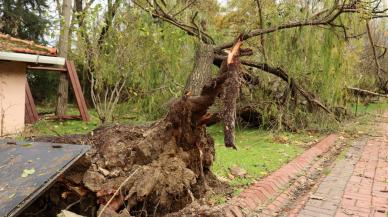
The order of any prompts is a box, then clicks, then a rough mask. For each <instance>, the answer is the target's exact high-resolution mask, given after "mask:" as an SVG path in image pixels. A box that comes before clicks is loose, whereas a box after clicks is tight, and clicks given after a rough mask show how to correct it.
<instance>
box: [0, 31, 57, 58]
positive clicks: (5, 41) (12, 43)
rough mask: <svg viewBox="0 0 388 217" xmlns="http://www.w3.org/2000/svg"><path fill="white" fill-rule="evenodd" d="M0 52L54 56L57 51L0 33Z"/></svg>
mask: <svg viewBox="0 0 388 217" xmlns="http://www.w3.org/2000/svg"><path fill="white" fill-rule="evenodd" d="M0 51H12V52H17V53H28V54H38V55H45V56H56V55H57V49H56V48H52V47H47V46H43V45H40V44H36V43H35V42H33V41H28V40H23V39H19V38H14V37H11V36H9V35H6V34H2V33H0Z"/></svg>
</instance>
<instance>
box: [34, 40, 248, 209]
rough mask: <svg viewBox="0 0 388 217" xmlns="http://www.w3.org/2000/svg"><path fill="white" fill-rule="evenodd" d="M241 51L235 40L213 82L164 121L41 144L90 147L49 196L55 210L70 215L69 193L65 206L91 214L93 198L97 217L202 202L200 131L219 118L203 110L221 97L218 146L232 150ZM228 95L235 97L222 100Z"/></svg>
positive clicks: (205, 154)
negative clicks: (222, 131) (221, 136)
mask: <svg viewBox="0 0 388 217" xmlns="http://www.w3.org/2000/svg"><path fill="white" fill-rule="evenodd" d="M241 45H242V40H241V38H239V39H238V40H237V42H236V43H235V45H234V47H233V49H232V50H231V52H230V53H229V55H228V58H227V59H226V60H224V61H223V62H222V64H221V67H220V70H219V73H218V75H217V77H215V78H213V79H211V80H210V81H208V82H207V84H206V85H204V87H203V88H202V90H201V92H200V93H199V94H198V95H195V96H193V95H191V93H190V92H187V93H186V94H185V95H184V96H182V98H180V99H178V100H177V101H176V102H174V103H172V105H171V108H170V111H169V113H168V114H167V116H166V117H165V118H164V119H162V120H160V121H158V122H156V123H154V124H152V125H150V126H145V127H134V126H127V125H114V126H108V127H102V128H99V129H96V130H94V131H93V133H91V134H90V135H82V136H77V137H75V136H70V137H61V138H48V139H46V140H49V141H55V142H67V143H87V144H90V145H91V146H92V150H91V151H90V152H89V153H88V155H87V157H86V158H85V159H83V160H82V161H81V162H79V163H78V165H75V166H74V167H73V169H72V170H70V171H69V172H67V173H66V174H65V175H64V176H63V177H62V179H61V181H60V182H59V184H57V187H56V188H52V189H51V190H50V191H51V192H55V193H49V195H51V196H52V195H57V199H53V198H51V199H50V200H51V201H53V202H54V203H58V204H56V205H57V206H56V208H57V209H64V208H66V207H67V208H68V209H70V208H71V207H69V204H71V203H69V202H68V201H69V200H70V201H71V200H72V197H71V195H72V194H75V195H76V196H77V197H79V198H80V199H79V200H76V202H77V203H76V204H74V203H73V204H72V205H71V206H74V207H73V208H75V207H78V208H77V209H76V210H77V212H78V213H81V214H86V215H88V216H92V215H94V214H93V209H91V207H90V206H93V205H96V200H98V202H99V204H100V205H96V206H99V207H100V208H99V212H98V213H99V216H109V215H112V212H120V211H121V210H128V211H129V212H130V213H131V214H133V215H139V216H141V213H142V212H146V213H149V214H148V216H149V215H151V216H155V215H163V214H167V213H170V212H174V211H178V210H180V209H182V208H184V207H185V206H186V205H187V204H190V203H191V202H193V200H195V199H196V198H200V197H202V196H203V195H204V194H205V193H206V191H208V190H209V187H211V186H212V185H214V183H215V182H217V180H216V178H215V177H214V175H213V174H212V172H211V171H210V168H211V165H212V163H213V160H214V157H215V150H214V142H213V139H212V138H211V137H210V135H209V134H208V133H207V132H206V126H207V125H211V124H213V123H215V121H217V120H218V117H219V115H216V116H217V117H216V116H215V115H214V114H210V113H209V112H208V109H209V107H210V106H212V105H213V104H214V102H215V100H216V99H217V98H219V97H220V96H222V98H223V100H224V102H225V106H224V110H223V115H221V117H222V118H223V119H224V123H225V126H226V130H225V138H226V139H225V145H226V146H228V147H233V148H235V145H234V122H235V119H234V116H235V115H234V113H235V102H236V99H237V95H238V88H239V79H240V77H241V73H240V72H241V70H240V60H239V56H240V53H241V52H240V51H241V48H240V47H241ZM236 90H237V91H236ZM231 91H233V92H235V94H232V95H229V94H223V93H225V92H231ZM61 186H62V188H61ZM66 192H67V193H66ZM69 192H70V193H69ZM51 196H50V197H51ZM73 196H74V195H73ZM60 197H61V198H60ZM91 201H92V202H91ZM87 206H89V208H87ZM34 207H36V206H34ZM52 211H53V212H57V211H58V210H55V209H54V210H52ZM94 211H95V209H94ZM108 213H110V214H109V215H108ZM123 215H124V214H123ZM146 216H147V215H146Z"/></svg>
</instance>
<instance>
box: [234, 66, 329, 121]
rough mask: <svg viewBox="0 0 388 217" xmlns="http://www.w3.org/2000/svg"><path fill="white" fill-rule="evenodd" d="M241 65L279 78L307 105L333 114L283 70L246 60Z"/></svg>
mask: <svg viewBox="0 0 388 217" xmlns="http://www.w3.org/2000/svg"><path fill="white" fill-rule="evenodd" d="M241 64H243V65H246V66H250V67H254V68H257V69H260V70H262V71H265V72H268V73H270V74H272V75H275V76H277V77H279V78H281V79H282V80H283V81H285V82H287V83H288V84H289V85H290V86H291V85H292V86H293V88H295V89H296V90H297V91H298V92H299V93H300V94H301V95H302V96H303V97H304V98H306V99H307V101H309V103H311V104H314V105H316V106H318V107H320V108H321V109H323V110H324V111H325V112H327V113H329V114H333V113H332V112H331V111H330V109H329V108H327V107H326V106H325V105H324V104H323V103H322V102H320V101H319V100H317V99H316V98H315V97H314V96H313V94H311V93H310V92H308V91H306V90H304V89H303V88H302V87H301V86H300V85H299V84H298V83H297V82H296V81H295V80H294V79H293V78H290V77H289V75H288V73H287V72H286V71H285V70H283V69H282V68H279V67H276V68H275V67H273V66H270V65H269V64H267V63H255V62H251V61H248V60H241Z"/></svg>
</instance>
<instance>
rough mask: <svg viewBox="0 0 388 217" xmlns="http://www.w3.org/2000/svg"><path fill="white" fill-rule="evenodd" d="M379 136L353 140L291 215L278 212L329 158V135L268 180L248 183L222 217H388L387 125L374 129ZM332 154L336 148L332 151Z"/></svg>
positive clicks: (282, 211) (330, 140)
mask: <svg viewBox="0 0 388 217" xmlns="http://www.w3.org/2000/svg"><path fill="white" fill-rule="evenodd" d="M379 129H380V131H381V132H380V134H381V136H378V137H371V138H368V140H359V141H358V142H356V143H354V144H353V145H352V148H350V149H349V150H348V152H347V155H349V156H347V157H346V158H345V159H340V160H339V161H336V162H335V164H334V166H333V168H332V171H331V172H330V174H329V175H328V176H326V177H325V178H324V179H323V181H322V182H321V183H319V185H317V188H316V191H314V192H310V193H311V194H312V195H314V196H318V198H320V197H321V198H322V199H317V198H316V197H311V198H308V197H305V199H304V200H302V202H300V203H299V204H295V206H294V207H296V208H295V209H293V210H292V211H291V212H288V213H286V214H284V210H283V208H284V207H285V205H288V204H289V203H290V202H291V201H292V200H293V199H294V198H293V197H294V196H295V192H293V191H295V189H298V188H299V187H300V186H303V185H305V183H306V182H308V180H307V178H306V176H304V175H301V174H304V173H314V172H315V171H316V170H317V169H318V168H319V166H320V165H322V161H324V160H325V159H324V158H322V156H326V155H327V156H329V155H330V152H329V150H331V149H333V150H336V148H335V147H334V148H333V146H334V143H335V140H336V139H337V136H336V135H330V136H328V137H326V138H325V139H323V140H322V141H321V142H319V143H318V144H316V145H315V146H313V147H312V148H311V149H309V150H307V151H306V152H305V153H303V154H302V155H301V156H299V157H298V158H296V159H295V160H293V161H291V162H290V163H289V164H287V165H285V166H283V167H282V168H280V169H279V170H277V171H276V172H274V173H273V174H271V175H270V176H268V177H266V178H264V179H262V180H260V181H258V182H256V183H254V184H253V185H252V186H251V187H249V188H248V189H246V190H245V191H244V192H242V193H241V194H240V195H239V196H238V197H236V198H233V199H232V200H230V201H229V202H228V203H227V204H226V205H225V206H224V211H225V212H224V213H225V216H227V217H243V216H289V217H291V216H293V217H294V216H300V217H326V216H328V217H349V216H351V217H363V216H366V217H388V123H382V124H381V126H380V127H379ZM337 148H338V147H337Z"/></svg>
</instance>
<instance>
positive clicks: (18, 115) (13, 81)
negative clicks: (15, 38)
mask: <svg viewBox="0 0 388 217" xmlns="http://www.w3.org/2000/svg"><path fill="white" fill-rule="evenodd" d="M26 79H27V78H26V64H25V63H21V62H1V61H0V136H5V135H12V134H15V133H18V132H21V131H23V129H24V115H25V113H24V110H25V85H26Z"/></svg>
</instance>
